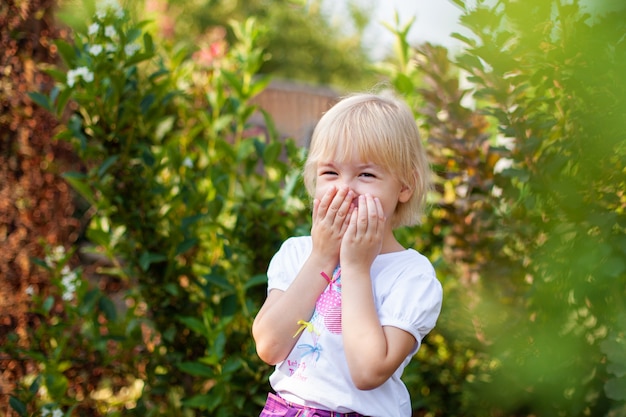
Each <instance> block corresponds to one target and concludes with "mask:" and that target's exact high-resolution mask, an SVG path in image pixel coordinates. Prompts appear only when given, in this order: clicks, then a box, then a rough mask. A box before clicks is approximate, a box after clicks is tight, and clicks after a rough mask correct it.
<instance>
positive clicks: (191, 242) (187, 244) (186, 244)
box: [176, 238, 198, 256]
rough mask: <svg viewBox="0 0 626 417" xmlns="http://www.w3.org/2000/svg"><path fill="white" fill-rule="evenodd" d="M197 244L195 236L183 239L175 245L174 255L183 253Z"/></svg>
mask: <svg viewBox="0 0 626 417" xmlns="http://www.w3.org/2000/svg"><path fill="white" fill-rule="evenodd" d="M197 244H198V239H196V238H193V239H185V240H184V241H183V242H181V243H180V244H179V245H178V246H177V247H176V256H178V255H182V254H183V253H185V252H187V251H188V250H189V249H191V248H193V247H194V246H196V245H197Z"/></svg>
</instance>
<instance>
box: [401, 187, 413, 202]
mask: <svg viewBox="0 0 626 417" xmlns="http://www.w3.org/2000/svg"><path fill="white" fill-rule="evenodd" d="M411 196H413V188H411V187H409V186H408V185H404V184H403V185H402V188H400V195H398V201H399V202H400V203H406V202H407V201H409V200H410V199H411Z"/></svg>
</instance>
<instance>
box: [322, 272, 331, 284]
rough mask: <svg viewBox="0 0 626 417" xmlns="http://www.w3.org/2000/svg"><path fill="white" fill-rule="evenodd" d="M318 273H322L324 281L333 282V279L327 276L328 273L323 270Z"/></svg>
mask: <svg viewBox="0 0 626 417" xmlns="http://www.w3.org/2000/svg"><path fill="white" fill-rule="evenodd" d="M320 274H321V275H322V277H324V279H325V280H326V282H328V283H329V284H332V283H333V280H332V279H330V277H329V276H328V274H327V273H326V272H324V271H322V272H320Z"/></svg>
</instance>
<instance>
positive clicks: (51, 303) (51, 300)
mask: <svg viewBox="0 0 626 417" xmlns="http://www.w3.org/2000/svg"><path fill="white" fill-rule="evenodd" d="M52 306H54V298H53V297H52V296H51V295H50V296H48V297H47V298H46V300H45V301H44V302H43V304H42V305H41V308H42V309H43V311H45V312H46V313H49V312H50V310H51V309H52Z"/></svg>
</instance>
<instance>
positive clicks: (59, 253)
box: [45, 73, 69, 268]
mask: <svg viewBox="0 0 626 417" xmlns="http://www.w3.org/2000/svg"><path fill="white" fill-rule="evenodd" d="M68 77H69V73H68ZM64 257H65V248H64V247H63V246H55V247H54V248H53V249H52V251H50V253H49V254H48V255H46V258H45V262H46V265H48V266H49V267H51V268H52V267H54V266H55V265H56V264H57V262H59V261H60V260H61V259H63V258H64Z"/></svg>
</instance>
